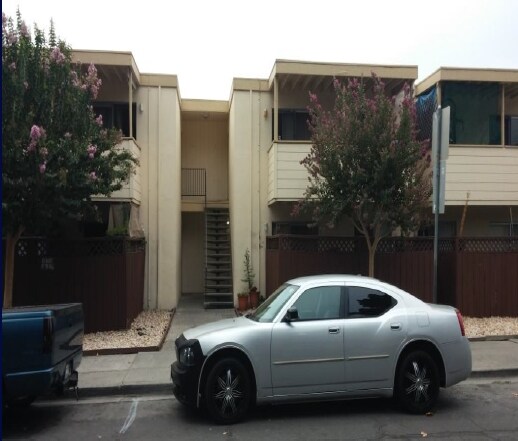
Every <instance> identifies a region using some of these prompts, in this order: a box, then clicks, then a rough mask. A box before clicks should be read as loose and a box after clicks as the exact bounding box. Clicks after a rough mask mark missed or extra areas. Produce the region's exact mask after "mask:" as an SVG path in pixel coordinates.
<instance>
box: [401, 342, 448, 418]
mask: <svg viewBox="0 0 518 441" xmlns="http://www.w3.org/2000/svg"><path fill="white" fill-rule="evenodd" d="M395 395H396V398H397V399H398V401H399V403H400V404H401V406H402V407H403V408H404V409H405V410H407V411H408V412H410V413H416V414H423V413H426V412H429V411H430V410H432V408H433V406H434V405H435V403H436V401H437V397H438V396H439V372H438V369H437V364H436V363H435V361H434V360H433V358H432V357H431V356H430V355H429V354H428V353H427V352H425V351H414V352H410V353H409V354H407V355H406V356H405V358H404V359H403V361H402V362H401V365H400V367H399V369H398V372H397V374H396V388H395Z"/></svg>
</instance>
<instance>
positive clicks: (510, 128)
mask: <svg viewBox="0 0 518 441" xmlns="http://www.w3.org/2000/svg"><path fill="white" fill-rule="evenodd" d="M505 144H506V145H518V116H506V117H505Z"/></svg>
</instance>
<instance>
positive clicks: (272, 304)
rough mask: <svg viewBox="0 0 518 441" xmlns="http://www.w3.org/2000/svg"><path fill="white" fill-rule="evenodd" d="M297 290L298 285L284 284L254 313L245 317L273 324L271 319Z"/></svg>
mask: <svg viewBox="0 0 518 441" xmlns="http://www.w3.org/2000/svg"><path fill="white" fill-rule="evenodd" d="M299 288H300V286H298V285H290V284H288V283H285V284H284V285H282V286H280V287H279V288H277V290H276V291H275V292H274V293H273V294H272V295H271V296H270V297H268V298H267V299H266V300H265V301H264V302H263V303H261V305H259V307H258V308H257V309H256V310H255V312H254V313H252V314H250V315H247V317H248V318H249V319H250V320H254V321H256V322H263V323H271V322H273V319H274V318H275V317H276V316H277V314H278V313H279V311H280V310H281V309H282V307H283V306H284V305H285V304H286V302H287V301H288V300H289V299H290V298H291V296H292V294H293V293H295V292H296V291H297V290H298V289H299Z"/></svg>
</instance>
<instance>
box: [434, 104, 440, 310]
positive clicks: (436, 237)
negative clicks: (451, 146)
mask: <svg viewBox="0 0 518 441" xmlns="http://www.w3.org/2000/svg"><path fill="white" fill-rule="evenodd" d="M437 123H438V124H437V125H438V129H439V130H438V135H439V136H438V139H437V151H436V152H435V158H434V159H435V164H434V172H435V200H434V204H435V221H434V235H433V298H432V301H433V303H437V255H438V251H439V210H440V208H439V204H440V194H441V165H440V158H441V148H442V145H441V144H442V142H441V138H442V137H441V133H442V130H441V129H442V109H441V107H440V106H439V107H438V109H437Z"/></svg>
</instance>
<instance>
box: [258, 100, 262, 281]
mask: <svg viewBox="0 0 518 441" xmlns="http://www.w3.org/2000/svg"><path fill="white" fill-rule="evenodd" d="M258 96H259V98H258V100H257V131H258V133H257V158H258V167H257V183H258V188H257V234H258V240H259V243H258V250H259V263H258V265H257V270H256V276H257V282H256V283H257V285H256V286H257V289H259V290H260V289H261V288H260V285H261V266H262V260H263V259H262V254H261V253H262V251H261V250H262V248H263V246H262V245H261V243H262V239H261V236H262V231H261V203H262V199H261V187H262V182H261V91H260V90H259V92H258Z"/></svg>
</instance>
